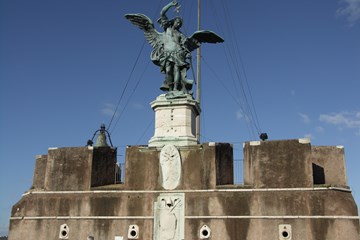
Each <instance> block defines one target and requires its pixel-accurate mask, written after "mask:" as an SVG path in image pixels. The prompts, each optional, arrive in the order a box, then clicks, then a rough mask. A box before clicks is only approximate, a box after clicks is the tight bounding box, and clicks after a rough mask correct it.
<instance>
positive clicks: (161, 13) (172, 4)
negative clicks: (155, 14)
mask: <svg viewBox="0 0 360 240" xmlns="http://www.w3.org/2000/svg"><path fill="white" fill-rule="evenodd" d="M176 6H178V3H177V2H171V3H169V4H167V5H166V6H165V7H163V9H162V10H161V12H160V18H167V17H166V13H167V11H168V10H169V9H170V8H171V7H176Z"/></svg>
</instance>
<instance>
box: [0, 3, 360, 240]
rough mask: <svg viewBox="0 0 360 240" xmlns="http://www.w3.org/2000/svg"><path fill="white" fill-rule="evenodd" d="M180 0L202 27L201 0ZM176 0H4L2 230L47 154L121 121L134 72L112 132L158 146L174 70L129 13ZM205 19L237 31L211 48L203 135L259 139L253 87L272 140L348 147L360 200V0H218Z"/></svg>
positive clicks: (188, 17) (189, 21)
mask: <svg viewBox="0 0 360 240" xmlns="http://www.w3.org/2000/svg"><path fill="white" fill-rule="evenodd" d="M179 2H180V4H181V5H182V8H181V15H182V17H183V18H184V26H185V28H184V29H183V31H184V32H186V34H188V35H190V34H191V33H192V32H193V31H195V29H196V1H195V0H191V1H190V0H186V1H185V0H182V1H181V0H179ZM165 3H167V2H166V1H155V0H151V1H149V0H101V1H100V0H71V1H70V0H67V1H64V0H31V1H29V0H1V1H0V34H1V35H0V81H1V86H0V113H1V116H0V133H1V137H0V161H1V168H0V235H2V234H6V233H7V228H8V223H9V220H8V219H9V216H10V211H11V206H12V205H13V204H15V203H16V201H18V200H19V199H20V197H21V194H23V193H24V192H25V191H26V190H28V189H29V188H30V186H31V184H32V175H33V169H34V161H35V155H38V154H46V153H47V149H48V148H49V147H67V146H84V145H85V144H86V141H87V139H89V138H91V137H92V134H93V133H94V131H95V130H97V129H98V128H99V126H100V124H101V123H105V124H108V123H109V121H110V119H111V116H112V113H113V112H114V109H115V108H116V105H117V103H118V101H119V98H120V96H121V94H122V92H123V90H124V88H125V83H126V82H127V81H128V80H129V84H128V87H127V88H126V91H125V92H124V96H123V99H122V100H121V102H120V106H119V109H118V112H117V115H116V118H115V120H117V119H119V121H118V123H117V125H116V126H115V124H114V123H113V125H112V128H113V129H110V130H111V132H112V141H113V143H114V145H116V146H118V147H119V154H120V155H124V146H126V145H136V144H147V141H148V140H149V139H150V138H151V136H152V135H153V124H154V123H153V119H154V114H153V111H152V109H151V108H150V106H149V103H150V102H151V101H152V100H154V99H155V98H156V96H157V95H159V94H160V93H161V92H160V90H159V89H158V87H159V86H160V84H161V82H162V79H163V75H161V74H160V73H159V69H158V68H157V67H156V66H155V65H153V64H152V63H150V61H149V54H150V52H151V47H150V46H149V45H148V44H147V43H145V45H144V48H143V49H142V50H141V47H142V45H143V43H144V38H143V34H142V33H141V31H140V30H139V29H137V28H136V27H134V26H133V25H131V24H130V23H129V22H127V21H126V20H125V19H124V17H123V16H124V14H126V13H144V14H146V15H148V16H149V17H150V18H152V19H154V20H156V19H157V18H158V16H159V11H160V7H162V6H163V5H164V4H165ZM169 14H170V15H173V14H175V13H173V12H170V13H169ZM154 22H155V21H154ZM156 27H158V26H157V25H156ZM202 28H203V29H210V30H213V31H215V32H217V33H219V34H220V35H222V36H223V37H224V39H225V43H224V44H223V45H204V46H203V48H202V58H203V60H204V61H203V63H202V87H203V88H202V89H203V90H202V110H203V112H202V130H201V134H202V136H203V138H202V140H203V141H205V142H206V141H216V142H232V143H241V142H244V141H249V140H257V136H256V134H253V133H252V131H251V130H252V128H253V122H254V121H252V120H251V119H250V121H249V119H248V116H249V115H247V113H248V111H247V110H246V109H245V108H244V94H243V93H242V91H241V84H242V85H243V86H247V84H248V86H249V89H251V97H252V100H253V105H254V106H255V110H256V113H257V117H258V122H259V125H260V127H261V130H262V131H263V132H267V133H268V134H269V137H270V139H272V140H278V139H294V138H303V137H310V138H311V142H312V144H313V145H344V147H345V157H346V164H347V173H348V182H349V185H350V186H351V188H352V190H353V195H354V197H355V199H356V201H357V203H358V204H360V175H359V173H358V172H359V170H360V161H359V160H360V100H359V90H360V1H359V0H317V1H314V0H301V1H289V0H275V1H268V0H224V1H223V0H222V1H216V0H207V1H203V8H202ZM158 29H159V28H158ZM159 30H160V29H159ZM138 56H140V58H139V61H138V62H137V64H135V62H136V58H137V57H138ZM240 56H241V58H240ZM240 60H241V61H240ZM194 63H195V59H194ZM134 67H135V69H134V72H133V74H131V72H132V69H133V68H134ZM189 76H190V78H192V73H191V71H189ZM245 76H246V77H245ZM246 82H247V83H246ZM137 84H138V86H137V87H136V85H137ZM246 89H248V88H247V87H246V88H245V90H246ZM246 91H247V90H246ZM246 94H247V96H248V97H247V99H248V101H249V103H250V105H252V103H251V98H250V95H249V92H246ZM130 96H131V98H130ZM127 102H128V103H127ZM238 102H240V104H239V103H238ZM124 106H126V108H124ZM252 109H253V108H252ZM120 113H121V114H120ZM239 145H240V144H239ZM239 151H241V149H240V150H239ZM123 160H124V159H123V156H119V161H120V162H121V161H123Z"/></svg>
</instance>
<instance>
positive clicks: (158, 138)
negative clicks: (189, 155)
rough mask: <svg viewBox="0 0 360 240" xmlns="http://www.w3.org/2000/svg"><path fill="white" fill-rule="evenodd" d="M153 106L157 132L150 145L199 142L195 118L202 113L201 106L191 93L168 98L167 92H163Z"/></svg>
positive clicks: (179, 144) (186, 144) (178, 144)
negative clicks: (180, 96)
mask: <svg viewBox="0 0 360 240" xmlns="http://www.w3.org/2000/svg"><path fill="white" fill-rule="evenodd" d="M151 107H152V109H153V110H154V112H155V133H154V136H153V137H152V138H151V139H150V140H149V147H162V146H164V145H166V144H172V145H175V146H188V145H196V144H198V142H197V139H196V137H195V134H196V133H195V131H196V122H195V119H196V117H197V116H198V115H199V114H200V107H199V104H198V102H197V101H195V100H194V99H193V98H192V96H191V95H186V96H185V97H182V98H175V99H167V98H166V95H165V94H161V95H160V96H158V97H157V98H156V100H155V101H153V102H152V103H151Z"/></svg>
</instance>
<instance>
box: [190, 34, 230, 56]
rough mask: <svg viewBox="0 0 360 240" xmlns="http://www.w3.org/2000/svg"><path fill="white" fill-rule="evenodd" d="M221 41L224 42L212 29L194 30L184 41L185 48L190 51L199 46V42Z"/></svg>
mask: <svg viewBox="0 0 360 240" xmlns="http://www.w3.org/2000/svg"><path fill="white" fill-rule="evenodd" d="M204 42H205V43H222V42H224V39H222V37H220V36H219V35H217V34H216V33H214V32H212V31H207V30H202V31H196V32H194V34H193V35H191V37H190V38H188V41H187V42H186V47H187V49H188V50H189V51H190V52H191V51H193V50H195V49H197V48H198V47H200V45H201V43H204Z"/></svg>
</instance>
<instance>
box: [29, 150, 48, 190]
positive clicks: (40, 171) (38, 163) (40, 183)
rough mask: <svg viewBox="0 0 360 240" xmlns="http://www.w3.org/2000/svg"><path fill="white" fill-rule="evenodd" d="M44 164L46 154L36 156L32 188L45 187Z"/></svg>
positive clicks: (45, 162)
mask: <svg viewBox="0 0 360 240" xmlns="http://www.w3.org/2000/svg"><path fill="white" fill-rule="evenodd" d="M46 164H47V155H37V156H36V160H35V169H34V176H33V185H32V188H34V189H44V188H45V174H46Z"/></svg>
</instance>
